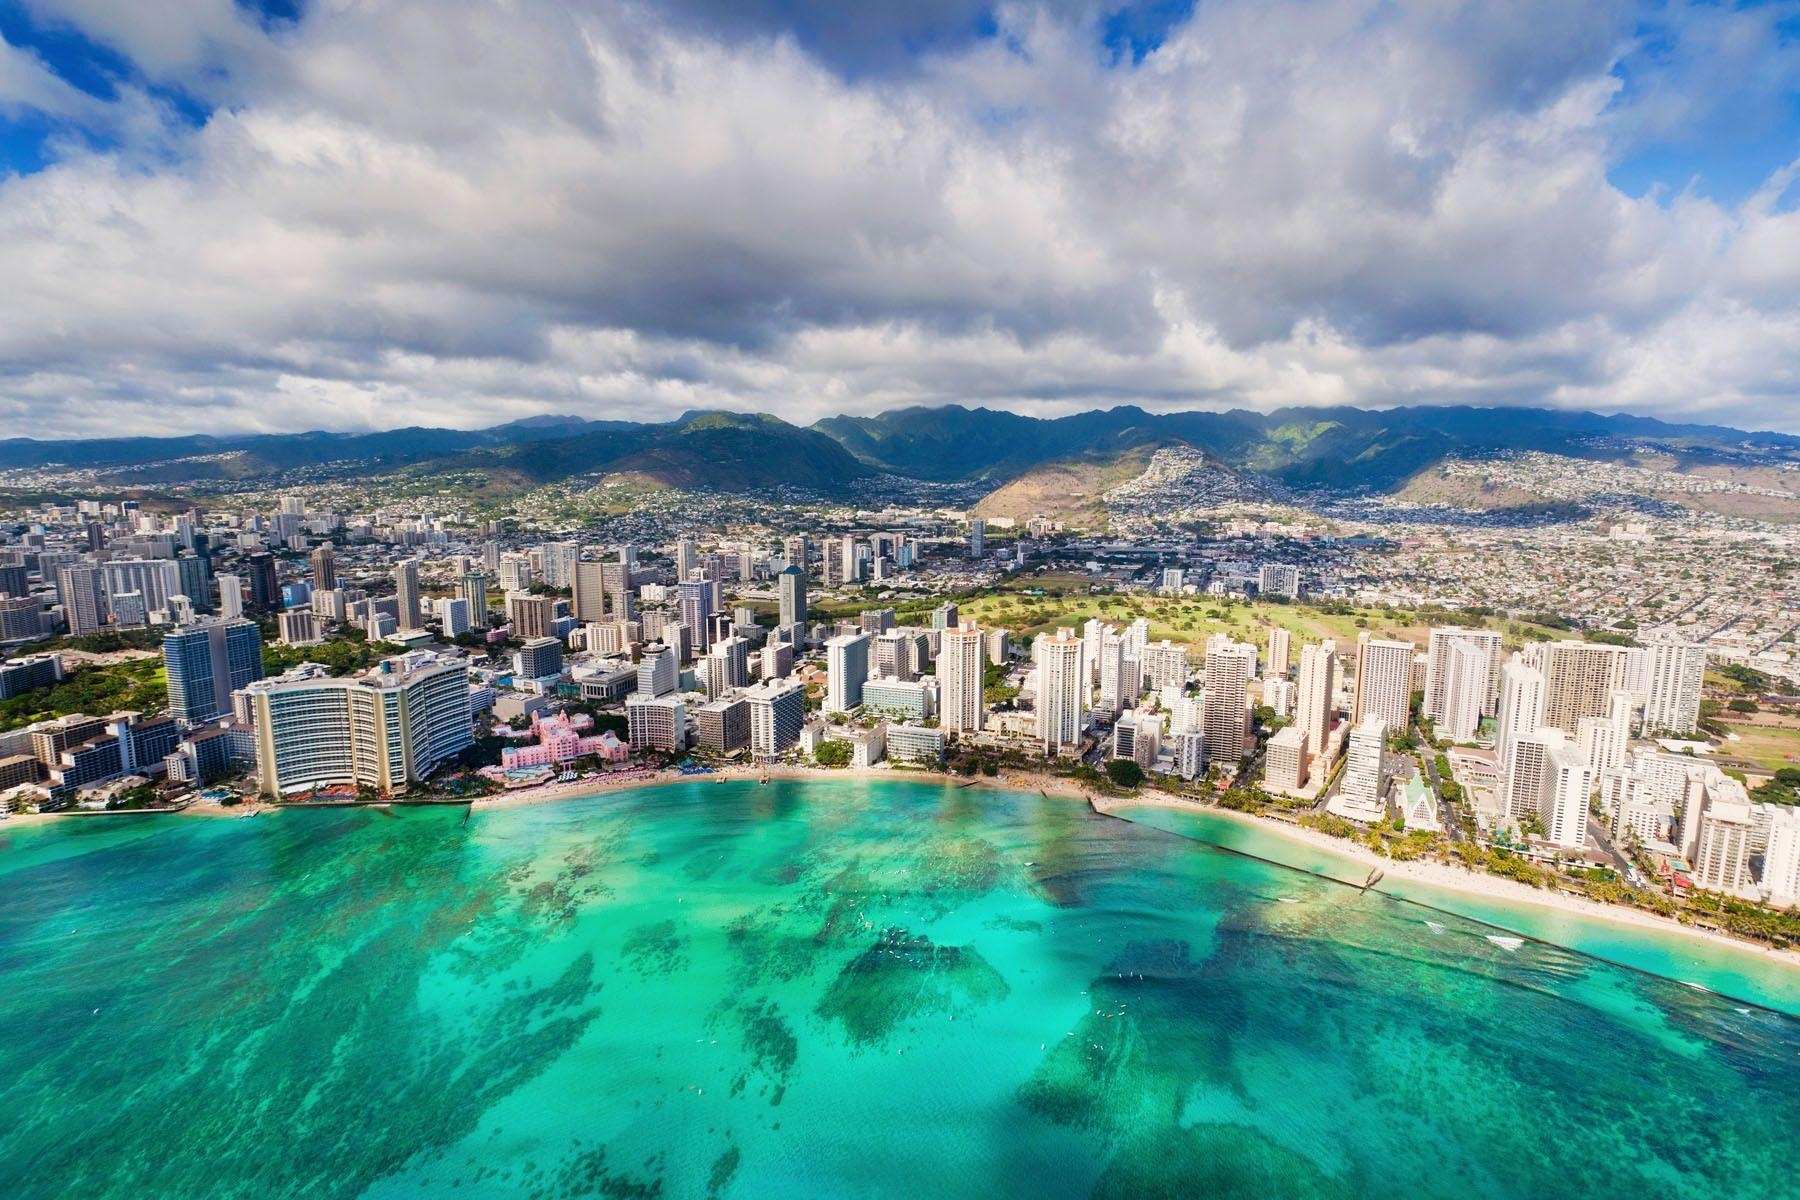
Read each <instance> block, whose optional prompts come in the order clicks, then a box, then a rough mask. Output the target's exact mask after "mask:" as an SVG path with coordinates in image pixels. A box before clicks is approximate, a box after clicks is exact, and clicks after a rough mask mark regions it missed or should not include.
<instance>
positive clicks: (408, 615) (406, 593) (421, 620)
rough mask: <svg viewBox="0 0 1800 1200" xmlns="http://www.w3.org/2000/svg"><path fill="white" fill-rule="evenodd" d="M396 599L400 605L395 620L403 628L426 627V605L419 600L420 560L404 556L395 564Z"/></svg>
mask: <svg viewBox="0 0 1800 1200" xmlns="http://www.w3.org/2000/svg"><path fill="white" fill-rule="evenodd" d="M394 599H395V601H396V602H397V603H398V604H399V605H400V611H399V613H398V614H396V615H395V618H394V619H395V620H397V621H399V622H400V628H401V629H403V630H413V629H423V628H425V606H424V605H423V604H422V603H420V600H419V560H418V559H416V558H403V559H401V560H400V561H399V562H397V563H395V564H394Z"/></svg>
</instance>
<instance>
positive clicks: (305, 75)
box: [0, 0, 1800, 438]
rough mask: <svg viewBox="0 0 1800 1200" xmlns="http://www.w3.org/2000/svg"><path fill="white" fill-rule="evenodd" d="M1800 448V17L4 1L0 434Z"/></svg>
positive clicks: (1618, 7) (1165, 7) (1572, 9)
mask: <svg viewBox="0 0 1800 1200" xmlns="http://www.w3.org/2000/svg"><path fill="white" fill-rule="evenodd" d="M948 403H961V404H968V405H977V404H981V405H987V406H989V407H1000V408H1009V409H1013V410H1016V411H1020V412H1027V413H1034V414H1039V415H1058V414H1062V413H1067V412H1073V411H1078V410H1081V409H1088V408H1096V407H1110V406H1112V405H1116V404H1125V403H1132V404H1138V405H1141V406H1143V407H1145V408H1148V409H1152V410H1181V409H1200V408H1207V409H1220V408H1233V407H1241V408H1251V409H1258V410H1268V409H1274V408H1280V407H1285V406H1290V405H1331V404H1354V405H1359V406H1362V407H1389V406H1394V405H1402V404H1431V403H1459V404H1479V405H1497V406H1541V407H1557V408H1577V409H1590V410H1595V411H1601V412H1621V411H1623V412H1631V413H1636V414H1640V415H1646V416H1655V417H1662V418H1665V419H1673V420H1680V421H1705V422H1711V423H1718V424H1728V425H1735V426H1738V427H1741V428H1751V429H1775V430H1781V431H1786V432H1800V0H1780V2H1772V3H1754V4H1738V5H1734V4H1728V3H1681V2H1674V3H1658V4H1647V5H1646V4H1631V3H1622V2H1621V3H1609V2H1604V0H1602V2H1595V3H1579V2H1571V0H1549V2H1539V0H1509V2H1507V3H1504V4H1494V3H1491V0H1490V2H1482V3H1467V4H1464V3H1457V2H1456V0H1419V2H1417V3H1409V2H1405V0H1293V2H1283V0H1270V2H1263V3H1255V4H1251V3H1242V2H1237V0H1216V2H1215V0H1199V2H1182V0H1143V2H1140V3H1129V4H1120V3H1118V2H1117V0H1114V2H1113V3H1088V2H1085V0H1067V2H1059V3H1046V4H1039V5H1030V4H1000V5H992V4H982V3H974V2H968V0H913V2H912V3H909V4H905V5H877V4H827V3H822V2H819V0H659V2H656V3H568V2H565V3H556V4H552V3H541V2H539V0H430V2H429V3H417V4H408V3H398V2H385V0H260V2H249V0H237V2H234V0H156V3H148V4H147V3H144V2H143V0H0V425H3V427H4V429H5V431H6V432H5V433H4V434H3V435H0V436H33V437H42V438H55V437H69V436H94V435H106V436H119V435H125V434H133V433H142V434H152V433H154V434H165V433H185V432H212V433H227V432H229V433H240V432H252V431H289V430H304V429H376V428H393V427H397V426H403V425H414V424H418V425H444V426H456V427H464V428H472V427H477V426H485V425H491V424H496V423H499V422H503V421H508V420H513V419H517V418H522V417H528V416H533V415H537V414H541V413H568V414H576V415H581V416H586V417H593V418H614V419H636V420H653V419H666V418H668V417H672V416H674V415H677V414H679V413H681V412H684V411H687V410H692V409H710V408H727V409H739V410H751V411H761V412H772V413H775V414H777V415H779V416H782V417H785V418H787V419H789V420H792V421H796V422H810V421H813V420H816V419H818V418H820V417H823V416H827V415H831V414H835V413H874V412H879V411H883V410H886V409H892V408H899V407H904V406H908V405H917V404H924V405H936V404H948Z"/></svg>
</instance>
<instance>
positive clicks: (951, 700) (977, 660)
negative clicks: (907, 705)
mask: <svg viewBox="0 0 1800 1200" xmlns="http://www.w3.org/2000/svg"><path fill="white" fill-rule="evenodd" d="M986 669H987V653H986V648H985V646H984V645H983V640H982V635H981V631H980V630H979V629H977V628H975V626H974V625H973V624H964V625H963V626H962V627H961V628H958V629H946V630H944V632H943V635H942V640H941V641H940V642H939V643H938V665H937V673H938V680H939V682H940V683H941V684H942V685H943V692H942V697H941V703H942V706H943V716H942V718H941V719H940V721H939V724H941V725H942V726H943V728H944V731H945V732H946V733H955V734H969V733H978V732H980V731H981V728H982V726H983V725H985V724H986V723H987V720H986V718H987V704H986V698H985V684H986Z"/></svg>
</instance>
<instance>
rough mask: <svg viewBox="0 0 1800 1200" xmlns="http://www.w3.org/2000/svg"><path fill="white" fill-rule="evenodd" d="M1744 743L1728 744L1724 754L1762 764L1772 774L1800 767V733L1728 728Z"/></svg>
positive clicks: (1722, 747)
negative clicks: (1785, 768)
mask: <svg viewBox="0 0 1800 1200" xmlns="http://www.w3.org/2000/svg"><path fill="white" fill-rule="evenodd" d="M1726 728H1727V729H1729V730H1730V731H1731V732H1733V733H1735V734H1737V735H1738V736H1739V737H1741V738H1742V739H1743V740H1742V741H1737V742H1733V741H1726V742H1725V743H1724V744H1722V745H1721V746H1720V747H1719V752H1720V753H1721V754H1725V755H1729V756H1730V757H1732V758H1742V759H1747V760H1749V761H1750V762H1754V763H1759V764H1761V765H1762V766H1764V767H1766V768H1768V769H1769V770H1771V771H1776V770H1779V769H1781V768H1782V767H1793V766H1800V729H1770V728H1768V727H1766V726H1761V725H1729V724H1728V725H1726Z"/></svg>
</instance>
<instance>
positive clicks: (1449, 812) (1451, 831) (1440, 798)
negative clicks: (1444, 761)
mask: <svg viewBox="0 0 1800 1200" xmlns="http://www.w3.org/2000/svg"><path fill="white" fill-rule="evenodd" d="M1413 738H1414V739H1415V740H1417V742H1418V743H1419V747H1420V749H1419V761H1420V762H1421V763H1423V764H1424V765H1425V780H1426V782H1427V783H1429V784H1431V794H1432V795H1434V796H1436V797H1437V802H1438V814H1439V815H1438V820H1439V821H1440V822H1441V823H1442V824H1443V826H1444V832H1445V833H1446V834H1448V835H1449V836H1450V840H1451V841H1453V842H1460V841H1462V840H1463V837H1464V833H1463V815H1462V813H1461V812H1460V811H1458V809H1457V807H1456V805H1454V804H1451V803H1450V802H1449V801H1448V800H1446V799H1444V787H1443V780H1441V779H1439V778H1438V770H1437V751H1436V750H1434V749H1432V747H1431V739H1430V738H1428V737H1426V736H1425V728H1424V726H1422V725H1415V726H1413Z"/></svg>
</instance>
